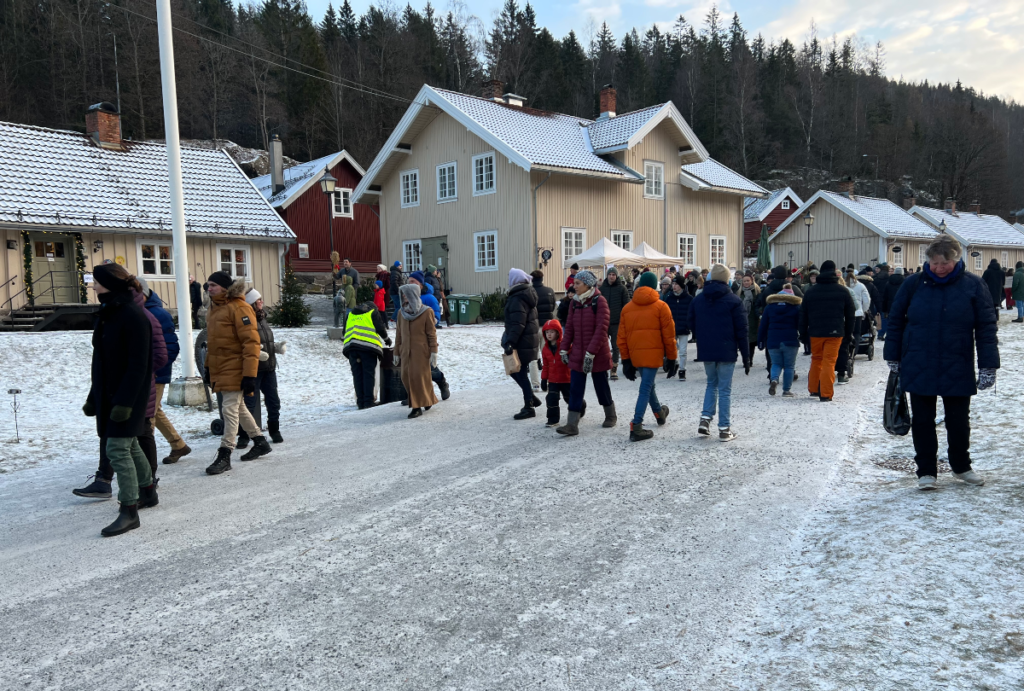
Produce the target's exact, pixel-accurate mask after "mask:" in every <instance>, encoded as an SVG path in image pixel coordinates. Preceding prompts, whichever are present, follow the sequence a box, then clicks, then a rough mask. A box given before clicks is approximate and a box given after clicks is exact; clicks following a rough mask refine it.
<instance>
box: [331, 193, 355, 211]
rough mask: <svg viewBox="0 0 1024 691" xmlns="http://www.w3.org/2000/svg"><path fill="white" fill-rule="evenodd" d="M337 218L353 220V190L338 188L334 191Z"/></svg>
mask: <svg viewBox="0 0 1024 691" xmlns="http://www.w3.org/2000/svg"><path fill="white" fill-rule="evenodd" d="M334 216H335V218H352V190H350V189H347V188H338V189H336V190H334Z"/></svg>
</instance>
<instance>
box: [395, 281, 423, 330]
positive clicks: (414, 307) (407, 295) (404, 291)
mask: <svg viewBox="0 0 1024 691" xmlns="http://www.w3.org/2000/svg"><path fill="white" fill-rule="evenodd" d="M398 294H399V296H400V297H399V299H400V300H401V301H402V309H401V310H399V311H400V312H401V313H402V316H403V317H405V319H406V321H412V320H413V319H415V318H416V317H418V316H420V315H421V314H423V313H424V312H426V311H427V310H429V309H430V308H429V307H427V306H426V305H424V304H423V300H421V299H420V287H419V286H418V285H416V284H412V283H406V284H405V285H404V286H400V287H399V288H398Z"/></svg>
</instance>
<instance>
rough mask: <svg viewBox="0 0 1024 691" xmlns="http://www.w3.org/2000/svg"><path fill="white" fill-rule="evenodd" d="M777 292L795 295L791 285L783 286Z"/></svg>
mask: <svg viewBox="0 0 1024 691" xmlns="http://www.w3.org/2000/svg"><path fill="white" fill-rule="evenodd" d="M779 292H780V293H785V294H786V295H795V294H796V293H794V292H793V286H791V285H786V286H783V287H782V290H780V291H779Z"/></svg>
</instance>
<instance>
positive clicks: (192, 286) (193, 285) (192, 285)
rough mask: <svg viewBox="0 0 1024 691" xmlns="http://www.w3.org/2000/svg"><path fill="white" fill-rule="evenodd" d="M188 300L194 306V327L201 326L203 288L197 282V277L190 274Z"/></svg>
mask: <svg viewBox="0 0 1024 691" xmlns="http://www.w3.org/2000/svg"><path fill="white" fill-rule="evenodd" d="M188 301H189V303H190V305H191V306H192V328H193V329H198V328H199V310H201V309H202V308H203V289H202V287H201V286H200V285H199V284H198V283H197V282H196V277H195V276H193V275H192V274H189V275H188Z"/></svg>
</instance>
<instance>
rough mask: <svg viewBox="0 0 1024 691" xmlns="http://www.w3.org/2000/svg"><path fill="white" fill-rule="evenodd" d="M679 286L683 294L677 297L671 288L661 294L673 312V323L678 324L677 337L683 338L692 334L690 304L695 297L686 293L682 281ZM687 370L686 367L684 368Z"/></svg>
mask: <svg viewBox="0 0 1024 691" xmlns="http://www.w3.org/2000/svg"><path fill="white" fill-rule="evenodd" d="M676 283H678V284H679V285H682V286H683V292H681V293H679V295H676V294H675V293H674V292H672V289H671V288H669V289H668V290H666V291H665V292H664V293H662V294H661V299H662V300H664V302H665V304H667V305H668V308H669V309H670V310H671V311H672V321H674V322H675V323H676V336H682V335H684V334H689V333H690V324H689V317H690V303H691V302H693V296H692V295H690V293H688V292H687V291H686V286H685V285H683V282H682V281H678V280H677V281H676ZM683 369H685V366H683Z"/></svg>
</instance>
